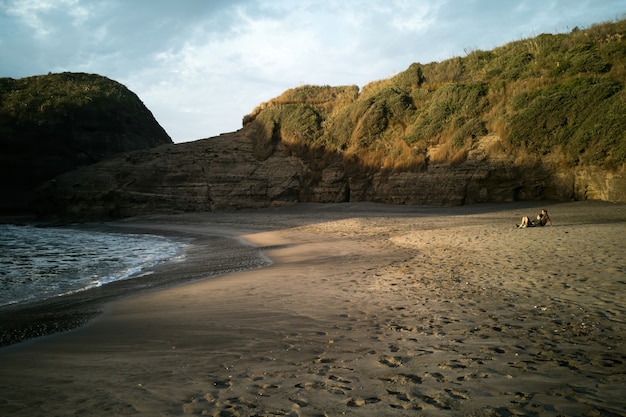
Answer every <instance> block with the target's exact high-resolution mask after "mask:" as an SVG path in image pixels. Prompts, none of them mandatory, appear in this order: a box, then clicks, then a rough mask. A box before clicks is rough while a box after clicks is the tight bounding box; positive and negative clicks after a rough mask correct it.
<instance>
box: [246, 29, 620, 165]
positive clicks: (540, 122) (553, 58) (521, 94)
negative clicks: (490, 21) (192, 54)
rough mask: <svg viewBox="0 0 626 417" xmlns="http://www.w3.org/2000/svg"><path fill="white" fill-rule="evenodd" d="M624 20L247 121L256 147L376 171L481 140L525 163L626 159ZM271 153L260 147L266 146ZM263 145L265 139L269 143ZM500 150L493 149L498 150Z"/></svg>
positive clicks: (319, 95)
mask: <svg viewBox="0 0 626 417" xmlns="http://www.w3.org/2000/svg"><path fill="white" fill-rule="evenodd" d="M625 80H626V20H621V21H616V22H608V23H603V24H598V25H594V26H591V27H589V28H586V29H578V28H576V29H574V30H573V31H572V32H571V33H568V34H555V35H552V34H542V35H539V36H536V37H534V38H529V39H522V40H519V41H516V42H511V43H509V44H506V45H504V46H502V47H499V48H495V49H493V50H491V51H481V50H474V51H468V52H467V54H466V56H464V57H455V58H452V59H449V60H446V61H442V62H433V63H429V64H418V63H415V64H412V65H411V66H409V68H408V69H407V70H406V71H403V72H402V73H400V74H398V75H396V76H394V77H391V78H388V79H386V80H380V81H376V82H372V83H370V84H368V85H366V86H365V87H364V88H363V89H362V91H360V92H359V90H358V87H356V86H344V87H329V86H324V87H316V86H303V87H299V88H295V89H291V90H288V91H287V92H285V93H284V94H283V95H281V96H280V97H277V98H276V99H273V100H271V101H269V102H268V103H264V104H262V105H261V106H259V107H258V108H257V109H255V110H254V111H253V112H252V113H251V114H250V115H248V116H246V118H245V119H244V124H247V123H252V122H253V123H256V124H258V125H260V126H261V127H260V128H259V132H261V133H260V134H259V135H258V142H259V143H260V144H261V145H262V144H263V143H265V144H266V145H267V144H269V145H268V146H270V147H272V146H274V145H275V144H276V143H277V142H278V141H282V142H284V143H286V144H288V145H289V146H291V147H292V148H293V149H296V150H299V152H305V151H306V150H307V149H312V148H321V149H324V150H325V152H328V153H332V154H341V155H343V156H344V157H347V158H346V160H351V161H356V160H358V161H360V163H361V164H364V165H366V166H369V167H372V168H375V169H380V168H384V169H391V170H414V171H415V170H421V169H424V167H425V166H427V165H428V164H441V163H450V164H456V163H461V162H463V161H464V160H465V158H466V157H467V155H468V153H469V152H470V151H471V150H472V149H474V148H475V147H476V146H477V144H478V142H479V141H480V140H481V138H484V137H493V136H497V137H498V138H499V141H498V143H499V145H498V146H493V147H490V148H488V151H489V152H492V153H493V154H496V153H500V154H502V153H506V154H507V155H509V156H511V157H512V158H515V157H516V156H517V160H518V161H519V160H520V158H521V159H524V157H528V158H529V159H532V160H535V159H536V158H544V157H548V156H549V157H551V159H552V160H555V159H556V160H559V161H561V162H562V163H563V164H567V165H569V166H581V165H596V166H603V167H606V168H615V167H618V166H622V165H624V164H625V163H626V92H625V89H624V82H625ZM260 148H264V146H260ZM266 148H267V146H266ZM491 156H495V155H491Z"/></svg>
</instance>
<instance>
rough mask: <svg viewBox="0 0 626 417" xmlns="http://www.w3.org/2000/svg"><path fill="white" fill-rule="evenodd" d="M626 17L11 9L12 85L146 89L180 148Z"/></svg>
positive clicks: (413, 5)
mask: <svg viewBox="0 0 626 417" xmlns="http://www.w3.org/2000/svg"><path fill="white" fill-rule="evenodd" d="M624 17H626V0H587V1H582V0H527V1H524V0H517V1H509V0H447V1H446V0H342V1H339V0H257V1H252V0H177V1H172V0H0V77H12V78H21V77H25V76H30V75H39V74H46V73H48V72H61V71H76V72H90V73H97V74H101V75H104V76H107V77H109V78H111V79H114V80H116V81H119V82H121V83H122V84H124V85H126V86H127V87H128V88H130V89H131V90H132V91H134V92H135V93H137V94H138V95H139V97H140V98H141V99H142V101H143V102H144V103H145V104H146V106H148V108H149V109H150V110H151V111H152V113H153V114H154V116H155V117H156V119H157V120H158V121H159V123H160V124H161V125H162V126H163V127H164V128H165V130H166V131H167V132H168V133H169V134H170V136H171V137H172V139H173V140H174V141H175V142H183V141H188V140H195V139H200V138H206V137H211V136H216V135H219V134H220V133H225V132H231V131H234V130H237V129H239V128H240V127H241V119H242V117H243V116H244V115H245V114H247V113H249V112H251V111H252V110H253V109H254V108H255V107H256V106H257V105H258V104H260V103H262V102H264V101H268V100H269V99H271V98H273V97H275V96H278V95H279V94H281V93H282V92H283V91H285V90H286V89H288V88H292V87H297V86H299V85H303V84H318V85H326V84H329V85H346V84H356V85H358V86H359V87H362V86H363V85H365V84H367V83H368V82H371V81H375V80H380V79H384V78H388V77H390V76H393V75H395V74H396V73H398V72H400V71H403V70H404V69H406V68H407V67H408V66H409V65H410V64H411V63H413V62H421V63H428V62H432V61H440V60H444V59H447V58H451V57H454V56H463V55H465V53H466V51H471V50H475V49H482V50H488V49H492V48H494V47H497V46H500V45H503V44H505V43H507V42H510V41H514V40H518V39H523V38H528V37H532V36H535V35H538V34H540V33H546V32H547V33H564V32H565V33H566V32H569V31H571V30H572V29H573V28H574V27H579V28H584V27H588V26H590V25H592V24H594V23H601V22H605V21H612V20H616V19H622V18H624Z"/></svg>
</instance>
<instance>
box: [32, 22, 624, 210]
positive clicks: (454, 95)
mask: <svg viewBox="0 0 626 417" xmlns="http://www.w3.org/2000/svg"><path fill="white" fill-rule="evenodd" d="M625 79H626V21H619V22H614V23H605V24H602V25H596V26H592V27H591V28H588V29H585V30H579V29H575V30H573V31H572V32H571V33H570V34H560V35H550V34H543V35H539V36H537V37H535V38H532V39H524V40H520V41H517V42H513V43H510V44H507V45H505V46H502V47H500V48H496V49H494V50H492V51H471V52H469V53H468V54H467V56H465V57H457V58H452V59H449V60H446V61H443V62H440V63H430V64H418V63H415V64H412V65H410V66H409V68H408V69H407V70H405V71H403V72H402V73H400V74H398V75H396V76H394V77H391V78H389V79H386V80H381V81H376V82H373V83H370V84H368V85H366V86H365V87H364V88H363V89H362V90H360V89H359V88H358V87H356V86H342V87H330V86H302V87H298V88H294V89H290V90H288V91H286V92H285V93H283V94H282V95H281V96H279V97H276V98H274V99H272V100H270V101H268V102H267V103H263V104H261V105H260V106H258V108H256V109H254V111H252V112H251V113H250V114H248V115H246V116H245V117H244V119H243V128H242V129H241V130H240V131H238V132H234V133H229V134H224V135H221V136H218V137H215V138H210V139H204V140H200V141H196V142H192V143H185V144H179V145H166V146H161V147H158V148H155V149H150V150H145V151H137V152H132V153H128V154H125V155H120V156H116V157H113V158H111V159H107V160H106V161H102V162H100V163H98V164H95V165H92V166H89V167H84V168H81V169H79V170H77V171H73V172H71V173H68V174H66V175H63V176H60V177H58V178H57V179H56V180H55V181H51V182H48V183H46V184H45V185H44V186H42V187H41V188H40V189H39V191H38V193H37V200H36V202H37V207H38V208H39V209H40V211H41V213H43V214H46V213H55V214H59V215H61V216H65V217H68V218H83V219H92V218H102V217H119V216H131V215H137V214H146V213H153V212H177V211H199V210H200V211H211V210H225V209H239V208H254V207H265V206H272V205H283V204H291V203H294V202H296V201H308V202H346V201H376V202H384V203H390V204H428V205H459V204H471V203H478V202H506V201H516V200H544V199H547V200H571V199H581V200H584V199H594V200H607V201H622V202H626V177H625V174H626V168H625V164H626V91H625V89H624V80H625Z"/></svg>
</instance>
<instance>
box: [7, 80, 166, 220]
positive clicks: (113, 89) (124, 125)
mask: <svg viewBox="0 0 626 417" xmlns="http://www.w3.org/2000/svg"><path fill="white" fill-rule="evenodd" d="M166 143H172V140H171V139H170V137H169V136H168V135H167V133H166V132H165V131H164V130H163V128H162V127H161V126H160V125H159V124H158V123H157V121H156V120H155V119H154V117H153V116H152V113H151V112H150V111H149V110H148V109H147V108H146V107H145V106H144V104H143V103H142V102H141V101H140V100H139V98H138V97H137V96H136V95H135V94H134V93H132V92H131V91H129V90H128V89H127V88H126V87H124V86H123V85H121V84H119V83H117V82H115V81H112V80H109V79H107V78H105V77H101V76H98V75H91V74H73V73H64V74H51V75H45V76H38V77H29V78H23V79H20V80H13V79H10V78H3V79H0V149H1V150H2V152H1V153H0V195H2V199H0V202H1V203H0V211H4V212H7V211H24V210H28V209H29V200H30V198H31V197H32V196H31V192H32V190H33V189H34V188H35V187H36V186H38V185H39V184H40V183H41V182H43V181H45V180H49V179H51V178H54V177H55V176H57V175H59V174H62V173H64V172H68V171H71V170H72V169H74V168H76V167H79V166H84V165H90V164H93V163H95V162H98V161H101V160H102V159H104V158H106V157H108V156H110V155H114V154H116V153H119V152H126V151H132V150H138V149H144V148H149V147H153V146H157V145H161V144H166Z"/></svg>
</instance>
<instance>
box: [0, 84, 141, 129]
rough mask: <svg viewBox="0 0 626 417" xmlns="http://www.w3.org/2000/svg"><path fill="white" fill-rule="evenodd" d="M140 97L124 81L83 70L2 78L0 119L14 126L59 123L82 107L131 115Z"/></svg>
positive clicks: (0, 85) (78, 111) (0, 86)
mask: <svg viewBox="0 0 626 417" xmlns="http://www.w3.org/2000/svg"><path fill="white" fill-rule="evenodd" d="M138 101H139V100H138V98H137V96H136V95H135V94H134V93H132V92H131V91H130V90H128V89H127V88H126V87H124V86H123V85H122V84H120V83H117V82H115V81H112V80H110V79H108V78H105V77H102V76H99V75H95V74H84V73H60V74H48V75H40V76H34V77H26V78H20V79H18V80H15V79H12V78H0V122H9V121H10V123H12V124H15V125H18V126H19V125H25V124H33V123H35V124H37V123H58V122H59V121H61V119H63V118H64V117H65V115H67V114H79V113H80V109H84V108H89V109H91V110H93V111H116V110H118V109H120V108H125V109H126V110H127V111H128V112H129V113H130V115H131V116H132V115H133V114H134V112H136V111H139V109H138V108H136V107H137V106H136V103H137V102H138Z"/></svg>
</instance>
